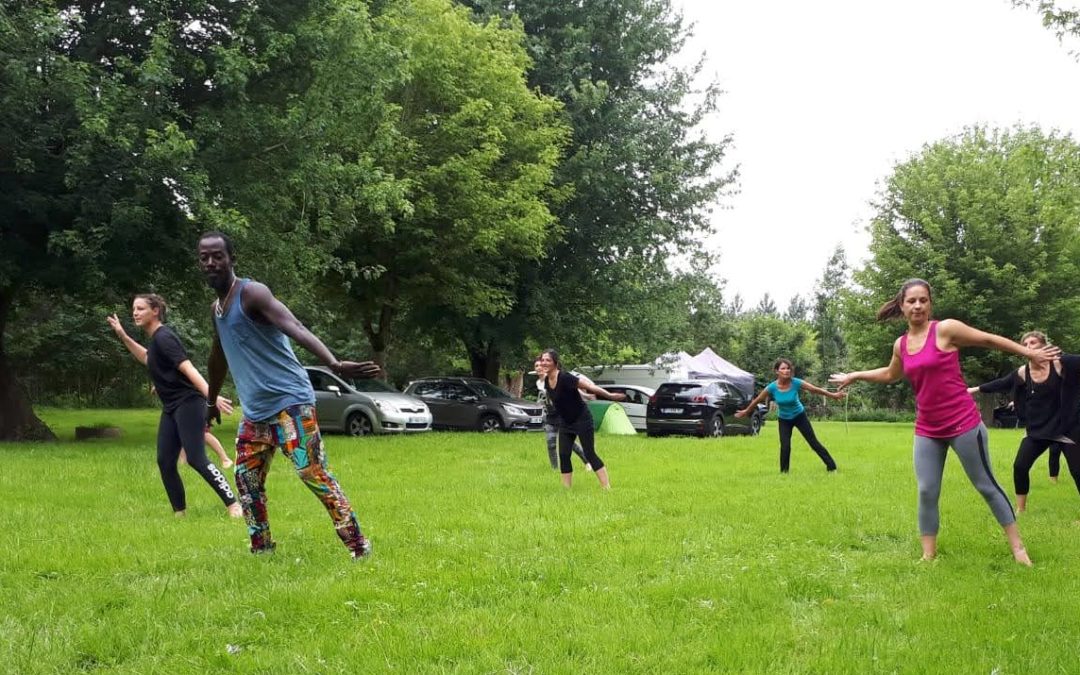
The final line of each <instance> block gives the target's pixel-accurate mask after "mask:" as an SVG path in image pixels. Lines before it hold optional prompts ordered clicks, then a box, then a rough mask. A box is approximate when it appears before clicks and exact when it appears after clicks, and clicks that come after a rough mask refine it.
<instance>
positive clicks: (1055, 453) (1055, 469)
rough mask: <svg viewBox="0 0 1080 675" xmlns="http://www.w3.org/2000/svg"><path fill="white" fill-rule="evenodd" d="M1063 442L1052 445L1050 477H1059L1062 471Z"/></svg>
mask: <svg viewBox="0 0 1080 675" xmlns="http://www.w3.org/2000/svg"><path fill="white" fill-rule="evenodd" d="M1061 445H1062V444H1061V443H1054V444H1053V445H1051V446H1050V477H1051V478H1057V477H1058V475H1059V474H1060V473H1061Z"/></svg>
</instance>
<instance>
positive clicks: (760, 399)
mask: <svg viewBox="0 0 1080 675" xmlns="http://www.w3.org/2000/svg"><path fill="white" fill-rule="evenodd" d="M768 397H769V390H768V389H762V390H761V391H759V392H758V395H757V396H755V397H754V398H753V400H751V401H750V402H749V403H747V404H746V407H745V408H743V409H742V410H736V411H735V417H746V416H747V415H749V414H750V411H751V410H753V409H754V408H756V407H757V405H758V404H759V403H764V402H765V399H767V398H768Z"/></svg>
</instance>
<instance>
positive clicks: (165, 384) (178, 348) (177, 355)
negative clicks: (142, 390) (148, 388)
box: [146, 325, 202, 412]
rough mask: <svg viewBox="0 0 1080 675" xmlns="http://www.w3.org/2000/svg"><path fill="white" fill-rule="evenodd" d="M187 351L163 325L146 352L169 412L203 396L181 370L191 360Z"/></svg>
mask: <svg viewBox="0 0 1080 675" xmlns="http://www.w3.org/2000/svg"><path fill="white" fill-rule="evenodd" d="M188 358H189V357H188V353H187V350H186V349H184V345H182V344H180V338H178V337H176V333H174V332H173V331H172V329H171V328H169V327H168V326H165V325H162V326H161V327H160V328H158V329H157V330H156V331H154V335H153V337H151V338H150V346H149V347H148V348H147V350H146V367H147V368H149V369H150V381H151V382H153V383H154V389H156V390H157V395H158V398H160V399H161V405H162V407H164V408H165V412H172V411H173V410H176V407H177V406H178V405H180V404H181V403H183V402H184V401H186V400H187V399H189V398H194V397H202V394H200V393H199V390H198V389H196V388H195V385H193V384H191V381H190V380H188V379H187V378H186V377H184V374H183V373H181V372H180V371H179V370H178V368H179V366H180V364H181V363H183V362H184V361H187V360H188Z"/></svg>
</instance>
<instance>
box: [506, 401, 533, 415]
mask: <svg viewBox="0 0 1080 675" xmlns="http://www.w3.org/2000/svg"><path fill="white" fill-rule="evenodd" d="M502 407H503V410H505V411H506V412H508V413H510V414H511V415H520V416H521V417H528V415H526V414H525V411H524V410H522V409H521V408H519V407H517V406H516V405H510V404H509V403H503V404H502Z"/></svg>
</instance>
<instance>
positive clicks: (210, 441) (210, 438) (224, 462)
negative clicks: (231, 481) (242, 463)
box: [205, 431, 233, 469]
mask: <svg viewBox="0 0 1080 675" xmlns="http://www.w3.org/2000/svg"><path fill="white" fill-rule="evenodd" d="M205 438H206V444H207V445H209V446H210V447H211V448H213V449H214V452H216V453H217V456H218V459H219V460H221V468H223V469H229V468H232V465H233V463H232V460H231V459H229V456H228V455H226V454H225V448H223V447H221V441H219V440H218V439H217V436H215V435H214V434H212V433H210V432H209V431H207V432H206V436H205Z"/></svg>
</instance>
